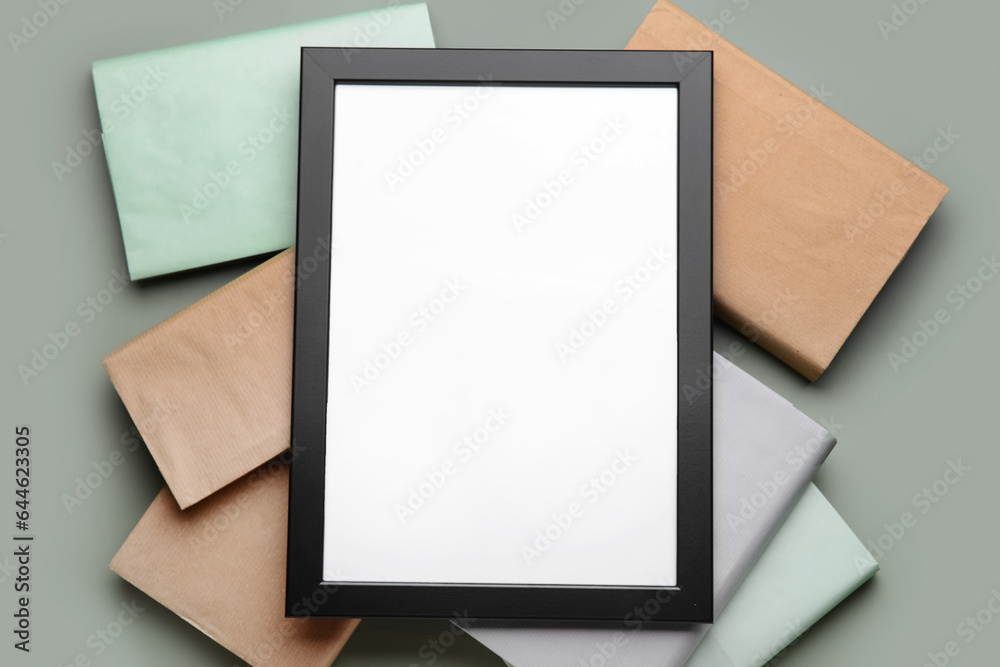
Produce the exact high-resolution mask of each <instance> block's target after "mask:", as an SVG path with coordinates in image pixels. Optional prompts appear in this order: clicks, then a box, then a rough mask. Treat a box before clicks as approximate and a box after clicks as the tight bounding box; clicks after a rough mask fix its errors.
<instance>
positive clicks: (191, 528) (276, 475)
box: [111, 460, 358, 667]
mask: <svg viewBox="0 0 1000 667" xmlns="http://www.w3.org/2000/svg"><path fill="white" fill-rule="evenodd" d="M287 526H288V468H287V467H286V466H285V465H284V464H283V463H282V462H280V461H278V460H272V461H271V462H270V463H268V464H266V465H264V466H261V467H260V468H257V469H256V470H254V471H253V472H251V473H250V474H248V475H246V476H245V477H243V478H242V479H240V480H239V481H237V482H235V483H233V484H230V485H229V486H227V487H226V488H225V489H223V490H221V491H219V492H218V493H215V494H213V495H212V496H211V497H210V498H207V499H206V500H204V501H203V502H201V503H199V504H198V506H197V507H192V508H191V509H188V510H183V511H182V510H181V508H180V507H178V505H177V502H176V501H175V500H174V498H173V496H171V495H170V491H169V489H166V488H164V489H163V490H162V491H160V494H159V495H158V496H157V497H156V499H155V500H153V504H152V505H150V507H149V509H148V510H146V513H145V514H144V515H143V516H142V519H140V521H139V524H138V525H137V526H136V527H135V530H133V531H132V534H131V535H129V537H128V540H126V542H125V544H124V546H122V548H121V549H120V550H119V551H118V553H117V554H116V555H115V557H114V560H112V561H111V569H112V570H113V571H115V572H116V573H118V574H119V575H121V576H122V577H124V578H125V579H126V580H128V581H129V582H131V583H132V584H133V585H135V586H136V587H137V588H139V589H140V590H142V591H144V592H145V593H146V594H148V595H149V596H150V597H152V598H153V599H155V600H157V601H158V602H160V603H161V604H163V605H164V606H166V607H167V608H168V609H170V610H171V611H173V612H174V613H176V614H178V615H179V616H180V617H181V618H183V619H184V620H186V621H187V622H188V623H191V624H192V625H193V626H195V627H196V628H198V629H199V630H201V631H202V632H204V633H205V634H206V635H208V636H209V637H211V638H212V639H214V640H215V641H217V642H219V643H220V644H222V645H223V646H225V647H226V648H227V649H229V650H230V651H232V652H233V653H235V654H236V655H237V656H239V657H240V658H241V659H243V660H245V661H246V662H247V663H249V664H251V665H254V666H255V667H310V666H312V667H328V665H329V664H330V663H331V662H333V660H334V658H336V657H337V654H338V653H340V650H341V649H342V648H343V647H344V644H345V643H346V642H347V639H348V638H349V637H350V636H351V633H352V632H353V631H354V628H355V627H357V624H358V621H357V620H352V619H332V618H305V619H301V618H285V585H284V582H285V563H286V555H287V552H286V549H287V541H286V540H287ZM320 594H325V593H323V591H317V595H320ZM312 602H313V601H310V600H303V601H302V602H301V604H302V605H303V606H304V607H305V608H306V609H308V608H309V604H311V603H312Z"/></svg>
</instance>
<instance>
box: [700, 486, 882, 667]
mask: <svg viewBox="0 0 1000 667" xmlns="http://www.w3.org/2000/svg"><path fill="white" fill-rule="evenodd" d="M878 569H879V566H878V563H877V562H876V561H875V559H874V558H872V556H871V555H870V554H869V553H868V550H867V549H865V547H864V545H863V544H861V540H859V539H858V538H857V537H856V536H855V535H854V533H853V532H851V529H850V528H848V526H847V524H846V523H844V520H843V519H842V518H841V517H840V515H839V514H838V513H837V511H836V510H835V509H834V508H833V507H832V506H831V505H830V503H829V501H828V500H827V499H826V497H824V496H823V494H822V493H820V491H819V489H817V488H816V486H815V485H813V484H810V485H809V486H808V487H807V488H806V490H805V493H804V494H803V496H802V498H801V499H800V500H799V502H798V503H797V504H796V506H795V508H794V509H793V510H792V512H791V514H789V515H788V518H787V519H785V523H784V524H783V525H782V527H781V528H780V529H779V530H778V532H777V534H776V535H775V536H774V538H773V539H772V540H771V543H770V544H769V545H768V546H767V548H766V549H765V550H764V553H763V554H761V557H760V559H758V561H757V563H756V564H755V565H754V566H753V568H751V570H750V573H749V574H748V575H747V577H746V579H744V580H743V583H742V584H741V585H740V587H739V589H737V591H736V595H734V596H733V598H732V599H731V600H730V601H729V604H728V605H727V606H726V608H725V610H723V612H722V614H721V615H720V616H719V617H718V619H716V621H715V625H713V626H712V629H711V630H710V631H709V632H708V634H707V635H706V636H705V638H704V639H703V640H702V642H701V644H699V645H698V648H697V649H696V650H695V652H694V654H693V655H692V656H691V659H690V660H688V662H687V666H688V667H760V666H761V665H764V664H765V663H767V662H768V661H769V660H771V659H772V658H773V657H774V656H775V655H777V654H778V653H780V652H781V651H782V650H784V649H785V647H787V646H788V645H789V644H790V643H792V642H793V641H795V639H796V638H797V637H799V635H801V634H802V633H803V632H805V631H806V630H807V629H808V628H809V627H810V626H812V625H813V624H814V623H816V621H818V620H819V619H821V618H822V617H823V616H825V615H826V614H827V612H829V611H830V610H831V609H833V608H834V607H836V606H837V605H838V604H840V602H841V601H843V600H844V598H846V597H847V596H848V595H850V594H851V593H852V592H854V590H855V589H857V588H858V587H859V586H860V585H861V584H863V583H864V582H866V581H867V580H868V579H870V578H871V577H872V576H873V575H874V574H875V573H876V572H877V571H878Z"/></svg>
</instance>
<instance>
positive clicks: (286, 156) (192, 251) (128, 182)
mask: <svg viewBox="0 0 1000 667" xmlns="http://www.w3.org/2000/svg"><path fill="white" fill-rule="evenodd" d="M303 46H341V47H351V48H363V47H427V48H432V47H433V46H434V36H433V33H432V31H431V24H430V18H429V16H428V14H427V7H426V6H425V5H422V4H420V5H400V4H399V3H398V2H391V3H390V4H389V6H388V7H385V8H383V9H379V10H375V11H369V12H363V13H359V14H352V15H348V16H340V17H336V18H330V19H323V20H320V21H311V22H309V23H302V24H298V25H290V26H284V27H280V28H272V29H269V30H263V31H260V32H254V33H249V34H245V35H237V36H235V37H227V38H224V39H218V40H212V41H209V42H202V43H199V44H191V45H187V46H178V47H173V48H169V49H163V50H159V51H152V52H149V53H140V54H137V55H129V56H123V57H118V58H111V59H108V60H100V61H97V62H95V63H94V65H93V75H94V90H95V92H96V95H97V107H98V111H99V113H100V117H101V129H102V133H103V143H104V153H105V156H106V157H107V162H108V171H109V172H110V174H111V184H112V187H113V189H114V195H115V203H116V205H117V208H118V218H119V221H120V223H121V228H122V237H123V239H124V241H125V255H126V258H127V260H128V268H129V274H130V276H131V277H132V278H133V279H135V280H139V279H142V278H149V277H152V276H159V275H163V274H167V273H173V272H176V271H183V270H186V269H193V268H196V267H200V266H207V265H210V264H217V263H219V262H225V261H229V260H234V259H240V258H243V257H250V256H253V255H259V254H262V253H266V252H271V251H274V250H279V249H283V248H287V247H289V246H292V245H294V243H295V198H296V179H297V176H298V122H299V121H298V111H299V66H300V49H301V47H303ZM351 53H352V52H351V51H347V52H345V57H350V54H351ZM57 175H58V174H57Z"/></svg>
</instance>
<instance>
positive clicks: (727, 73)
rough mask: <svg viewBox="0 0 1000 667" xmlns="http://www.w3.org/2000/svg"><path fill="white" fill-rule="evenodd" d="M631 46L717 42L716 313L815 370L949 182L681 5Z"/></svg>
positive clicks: (694, 46)
mask: <svg viewBox="0 0 1000 667" xmlns="http://www.w3.org/2000/svg"><path fill="white" fill-rule="evenodd" d="M628 48H629V49H644V50H679V51H696V50H709V51H714V52H715V119H714V120H715V229H714V231H715V242H714V245H715V247H714V265H715V286H714V294H715V309H716V314H717V315H718V316H719V317H721V318H722V319H723V320H725V321H726V322H727V323H728V324H730V325H731V326H733V327H734V328H736V329H737V330H738V331H741V332H742V333H743V334H744V335H746V336H749V337H750V338H751V339H752V340H754V341H756V342H757V343H758V344H760V345H761V346H762V347H764V348H765V349H767V350H769V351H770V352H771V353H772V354H774V355H775V356H777V357H778V358H779V359H781V360H782V361H784V362H785V363H787V364H789V365H790V366H792V367H793V368H794V369H796V370H797V371H799V372H800V373H802V374H803V375H805V376H806V377H807V378H809V379H810V380H816V379H817V378H818V377H819V376H820V375H821V374H822V373H823V371H824V370H826V368H827V367H828V366H829V365H830V362H831V361H832V360H833V358H834V355H836V354H837V351H838V350H839V349H840V347H841V346H842V345H843V344H844V341H845V340H847V337H848V336H849V335H850V333H851V331H852V330H853V329H854V327H855V325H856V324H857V323H858V321H859V320H860V319H861V316H862V315H864V313H865V311H866V310H867V309H868V307H869V306H870V305H871V303H872V301H873V300H874V299H875V296H876V295H877V294H878V293H879V290H881V289H882V286H883V285H884V284H885V282H886V280H888V278H889V276H890V275H891V274H892V272H893V271H894V270H895V268H896V266H897V265H898V264H899V262H900V261H901V260H902V259H903V256H904V255H905V254H906V252H907V250H909V248H910V246H911V245H912V243H913V241H914V240H915V239H916V237H917V235H918V234H919V233H920V230H921V229H923V227H924V225H925V224H926V222H927V220H928V218H930V216H931V214H932V213H933V212H934V210H935V209H936V208H937V206H938V205H939V204H940V202H941V200H942V198H943V197H944V195H945V193H946V192H947V190H948V188H947V187H946V186H945V185H944V184H942V183H941V182H939V181H937V180H936V179H934V178H933V177H931V176H930V175H929V174H927V173H925V172H924V171H922V170H920V169H919V168H917V167H916V165H914V164H913V163H911V162H910V161H909V160H906V159H905V158H903V157H901V156H900V155H898V154H896V153H894V152H893V151H892V150H890V149H889V148H887V147H886V146H884V145H883V144H881V143H879V142H878V141H876V140H875V139H873V138H872V137H870V136H869V135H867V134H865V133H864V132H863V131H862V130H860V129H858V128H857V127H855V126H854V125H852V124H851V123H850V122H848V121H847V120H845V119H844V118H842V117H841V116H839V115H837V114H836V113H835V112H834V111H832V110H830V109H829V108H828V107H826V106H825V105H824V104H822V103H821V102H820V101H819V100H817V99H815V98H814V97H812V96H811V95H809V94H807V93H805V92H804V91H802V90H800V89H799V88H797V87H796V86H795V85H793V84H791V83H790V82H788V81H786V80H785V79H783V78H782V77H780V76H779V75H777V74H775V73H774V72H773V71H771V70H770V69H768V68H767V67H765V66H764V65H762V64H760V63H759V62H757V61H756V60H754V59H753V58H751V57H750V56H749V55H747V54H746V53H744V52H743V51H741V50H740V49H738V48H736V47H735V46H733V45H732V44H730V43H729V42H728V41H726V40H725V39H723V38H722V37H720V36H719V35H718V34H716V33H715V32H714V31H713V30H711V29H710V28H708V27H706V26H704V25H702V24H701V23H700V22H699V21H698V20H697V19H695V18H693V17H691V16H690V15H688V14H686V13H685V12H683V11H682V10H681V9H679V8H678V7H677V6H675V5H674V4H672V3H670V2H667V1H666V0H660V2H658V3H657V4H656V6H655V7H653V9H652V11H651V12H650V13H649V15H648V16H647V17H646V20H645V21H644V22H643V24H642V25H641V26H640V27H639V30H638V32H636V34H635V36H634V37H633V38H632V41H631V42H629V44H628Z"/></svg>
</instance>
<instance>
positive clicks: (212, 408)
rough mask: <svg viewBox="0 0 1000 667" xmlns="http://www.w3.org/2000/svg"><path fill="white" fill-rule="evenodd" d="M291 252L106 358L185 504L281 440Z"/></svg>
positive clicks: (265, 455)
mask: <svg viewBox="0 0 1000 667" xmlns="http://www.w3.org/2000/svg"><path fill="white" fill-rule="evenodd" d="M294 257H295V255H294V251H292V250H286V251H285V252H282V253H281V254H279V255H277V256H275V257H273V258H271V259H270V260H268V261H267V262H264V263H263V264H262V265H260V266H258V267H256V268H255V269H253V270H252V271H250V272H248V273H246V274H244V275H242V276H240V277H239V278H237V279H236V280H234V281H233V282H231V283H228V284H227V285H224V286H223V287H221V288H219V289H218V290H216V291H215V292H212V293H211V294H209V295H208V296H206V297H205V298H204V299H202V300H200V301H198V302H197V303H195V304H193V305H191V306H189V307H188V308H185V309H184V310H182V311H181V312H179V313H177V314H176V315H174V316H173V317H171V318H170V319H168V320H166V321H165V322H162V323H160V324H158V325H156V326H155V327H153V328H152V329H150V330H149V331H147V332H145V333H143V334H141V335H139V336H138V337H136V338H135V339H133V340H132V341H130V342H128V343H126V344H125V345H123V346H122V347H120V348H118V349H117V350H115V351H114V352H112V353H111V354H109V355H108V356H107V357H105V359H104V368H105V370H106V371H107V373H108V375H109V376H110V377H111V382H112V383H113V384H114V386H115V389H117V390H118V395H119V396H120V397H121V399H122V401H123V402H124V403H125V407H126V408H127V409H128V411H129V414H130V415H131V416H132V420H133V421H134V422H135V424H136V426H137V427H138V429H139V433H140V434H141V435H142V437H143V440H144V441H145V443H146V446H147V447H149V451H150V453H151V454H152V455H153V460H155V461H156V465H157V466H159V468H160V472H161V473H162V474H163V478H164V479H165V480H166V482H167V486H169V487H170V491H171V493H172V494H173V496H174V498H176V499H177V503H178V504H179V505H180V507H181V508H182V509H183V508H187V507H190V506H191V505H193V504H194V503H196V502H198V501H199V500H201V499H203V498H205V497H207V496H209V495H210V494H212V493H214V492H215V491H218V490H219V489H221V488H222V487H224V486H226V485H227V484H229V483H230V482H233V481H234V480H236V479H238V478H240V477H242V476H243V475H245V474H247V473H248V472H249V471H251V470H253V469H254V468H256V467H257V466H259V465H260V464H261V463H263V462H265V461H267V460H268V459H271V458H273V457H274V456H277V455H278V454H279V453H280V452H282V451H283V450H285V449H287V448H288V440H289V432H290V426H291V411H292V312H293V310H292V309H293V297H294V293H295V289H294V277H295V259H294Z"/></svg>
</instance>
